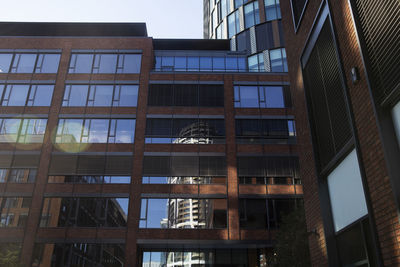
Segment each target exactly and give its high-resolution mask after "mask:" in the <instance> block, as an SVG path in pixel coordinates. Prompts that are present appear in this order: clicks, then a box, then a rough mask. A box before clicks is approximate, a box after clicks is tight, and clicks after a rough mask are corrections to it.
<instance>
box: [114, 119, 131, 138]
mask: <svg viewBox="0 0 400 267" xmlns="http://www.w3.org/2000/svg"><path fill="white" fill-rule="evenodd" d="M134 137H135V120H117V128H116V132H115V143H133V140H134Z"/></svg>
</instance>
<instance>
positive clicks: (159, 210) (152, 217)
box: [147, 199, 168, 228]
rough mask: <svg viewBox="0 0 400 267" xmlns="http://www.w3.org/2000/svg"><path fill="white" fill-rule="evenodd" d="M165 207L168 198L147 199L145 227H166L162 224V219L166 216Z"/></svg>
mask: <svg viewBox="0 0 400 267" xmlns="http://www.w3.org/2000/svg"><path fill="white" fill-rule="evenodd" d="M167 207H168V199H148V204H147V228H167V226H164V225H163V221H164V219H166V218H167V217H168V210H167ZM163 226H164V227H163Z"/></svg>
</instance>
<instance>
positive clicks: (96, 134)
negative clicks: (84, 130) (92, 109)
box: [88, 119, 109, 143]
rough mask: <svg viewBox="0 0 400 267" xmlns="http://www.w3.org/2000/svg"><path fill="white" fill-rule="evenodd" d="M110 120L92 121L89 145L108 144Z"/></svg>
mask: <svg viewBox="0 0 400 267" xmlns="http://www.w3.org/2000/svg"><path fill="white" fill-rule="evenodd" d="M108 123H109V120H99V119H91V120H90V129H89V139H88V142H89V143H107V137H108Z"/></svg>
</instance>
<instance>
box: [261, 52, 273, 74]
mask: <svg viewBox="0 0 400 267" xmlns="http://www.w3.org/2000/svg"><path fill="white" fill-rule="evenodd" d="M263 58H264V69H265V71H266V72H271V62H270V60H269V51H268V50H265V51H263Z"/></svg>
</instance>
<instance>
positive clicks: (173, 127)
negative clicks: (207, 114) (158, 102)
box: [145, 118, 225, 144]
mask: <svg viewBox="0 0 400 267" xmlns="http://www.w3.org/2000/svg"><path fill="white" fill-rule="evenodd" d="M145 138H146V143H174V144H216V143H223V142H224V139H225V125H224V120H223V119H198V118H193V119H147V122H146V134H145Z"/></svg>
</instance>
